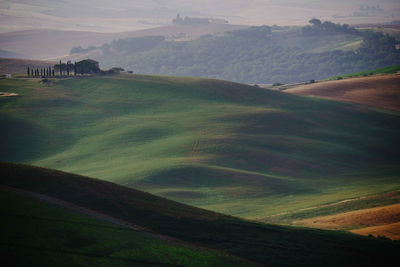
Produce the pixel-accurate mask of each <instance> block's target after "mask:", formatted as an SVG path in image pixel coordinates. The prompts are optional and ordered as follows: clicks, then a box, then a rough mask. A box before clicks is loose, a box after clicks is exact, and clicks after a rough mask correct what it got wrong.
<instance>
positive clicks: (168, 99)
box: [0, 75, 400, 218]
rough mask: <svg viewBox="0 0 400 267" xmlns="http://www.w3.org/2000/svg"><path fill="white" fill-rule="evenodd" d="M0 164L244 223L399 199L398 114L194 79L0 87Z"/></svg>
mask: <svg viewBox="0 0 400 267" xmlns="http://www.w3.org/2000/svg"><path fill="white" fill-rule="evenodd" d="M0 86H1V88H2V91H7V92H15V93H18V94H19V96H17V97H13V98H11V97H9V98H5V97H3V98H0V120H1V123H2V125H3V129H4V130H3V131H1V133H0V140H1V141H0V142H1V146H2V148H3V149H2V150H1V151H0V159H2V160H7V161H14V162H23V163H29V164H33V165H38V166H43V167H49V168H54V169H58V170H63V171H68V172H73V173H77V174H82V175H88V176H92V177H96V178H100V179H105V180H108V181H113V182H116V183H119V184H122V185H127V186H132V187H135V188H139V189H143V190H145V191H149V192H151V193H155V194H157V195H161V196H165V197H168V198H171V199H174V200H178V201H180V202H184V203H188V204H192V205H196V206H199V207H203V208H207V209H211V210H214V211H219V212H224V213H228V214H232V215H237V216H242V217H246V218H263V217H264V216H268V215H271V214H276V213H281V212H284V211H290V210H293V209H299V208H307V207H310V206H313V205H317V204H321V203H330V202H334V201H338V200H343V199H347V198H353V197H357V196H364V195H370V194H377V193H383V192H388V191H393V190H396V189H399V183H398V171H399V168H400V167H399V166H400V164H399V153H400V152H399V151H398V150H396V149H395V148H396V147H398V146H399V140H400V139H399V134H400V130H399V129H400V117H399V114H398V113H396V112H392V113H390V114H389V113H384V112H378V111H372V110H369V109H367V108H365V107H362V106H357V105H351V104H342V103H338V102H334V101H328V100H320V99H315V98H309V97H301V96H295V95H287V94H283V93H279V92H274V91H269V90H265V89H261V88H257V87H253V86H247V85H241V84H236V83H231V82H225V81H217V80H204V79H197V78H177V77H159V76H143V75H120V76H112V77H92V78H70V79H62V80H53V81H51V82H50V83H46V84H42V83H39V82H38V80H1V81H0Z"/></svg>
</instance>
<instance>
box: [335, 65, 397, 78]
mask: <svg viewBox="0 0 400 267" xmlns="http://www.w3.org/2000/svg"><path fill="white" fill-rule="evenodd" d="M399 71H400V65H394V66H388V67H384V68H379V69H374V70H366V71H361V72H355V73H350V74H346V75H340V76H334V77H330V78H328V79H327V80H338V79H340V78H354V77H365V76H370V75H377V74H394V73H397V72H399Z"/></svg>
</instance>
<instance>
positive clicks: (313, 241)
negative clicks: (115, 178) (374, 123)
mask: <svg viewBox="0 0 400 267" xmlns="http://www.w3.org/2000/svg"><path fill="white" fill-rule="evenodd" d="M0 177H1V178H0V183H1V185H6V186H8V187H11V188H17V189H23V190H27V191H30V192H35V193H40V194H45V195H47V196H49V197H53V198H58V199H60V200H63V201H67V202H70V203H72V204H74V205H79V206H81V207H84V208H88V209H91V210H95V211H98V212H101V213H104V214H107V215H109V216H113V217H115V218H118V219H121V220H124V221H127V222H130V223H134V224H138V225H141V226H143V227H146V228H148V229H150V230H152V231H155V232H158V233H161V234H165V235H168V236H171V237H174V238H177V239H180V240H183V241H186V242H190V243H191V244H196V245H201V246H205V247H208V248H213V249H218V250H222V251H225V252H228V253H230V254H233V255H236V256H240V257H243V258H245V259H248V260H251V261H254V262H256V263H260V264H265V265H273V266H310V265H321V264H324V265H329V266H338V265H340V266H366V265H368V266H370V265H375V266H378V265H380V266H384V265H387V264H388V263H390V262H391V260H394V259H395V257H396V256H397V253H396V252H397V251H398V244H396V243H393V242H389V241H382V240H376V239H374V238H365V237H361V236H356V235H353V234H347V233H343V232H330V231H322V230H310V229H301V228H292V227H282V226H274V225H267V224H261V223H255V222H251V221H248V220H240V219H237V218H234V217H230V216H226V215H222V214H218V213H213V212H210V211H206V210H202V209H198V208H194V207H190V206H186V205H183V204H180V203H177V202H173V201H170V200H166V199H163V198H159V197H156V196H153V195H150V194H148V193H144V192H140V191H137V190H134V189H129V188H126V187H122V186H119V185H116V184H113V183H110V182H105V181H100V180H95V179H90V178H85V177H82V176H77V175H74V174H68V173H63V172H58V171H54V170H49V169H41V168H37V167H31V166H26V165H18V164H10V163H0ZM0 196H1V199H2V200H12V201H7V202H6V201H2V205H1V208H2V211H3V214H4V213H5V215H6V216H5V218H6V220H2V222H1V224H2V225H4V226H5V227H2V228H1V231H4V233H3V234H2V238H4V240H2V243H1V244H2V245H4V244H6V245H7V246H6V247H5V248H4V247H3V249H2V252H3V253H4V251H5V252H6V253H9V254H11V255H15V256H18V255H21V254H22V255H23V256H24V257H19V258H17V259H19V260H22V259H24V258H27V259H28V260H29V259H37V258H38V256H39V255H40V256H41V258H40V260H41V261H42V260H45V259H46V257H50V260H51V261H52V262H55V263H57V261H60V260H65V259H67V260H71V259H70V258H68V256H67V255H65V254H66V252H69V253H70V254H72V255H74V254H77V255H76V257H77V258H72V260H75V261H77V262H80V260H84V262H86V263H90V262H91V261H90V260H95V261H96V262H102V263H110V262H116V263H120V264H121V263H126V262H128V263H129V260H131V261H132V262H131V264H132V263H135V261H136V263H138V262H137V261H138V260H140V259H141V260H146V256H148V257H151V255H152V254H151V253H153V252H155V253H157V251H160V250H163V253H162V255H159V256H158V257H157V260H156V259H153V260H152V262H153V263H154V261H156V262H157V261H160V262H164V263H165V261H167V263H171V264H174V263H175V264H176V263H177V264H179V263H181V264H185V259H186V256H190V255H191V254H190V253H194V258H193V260H199V262H200V263H204V262H205V263H207V260H208V261H209V263H213V262H214V263H217V262H218V261H223V260H227V261H228V262H225V263H224V264H226V265H227V266H229V265H231V264H234V262H235V260H236V261H237V260H238V259H235V258H228V257H226V256H225V258H224V256H222V255H221V254H219V256H218V254H211V252H208V251H196V252H193V251H191V249H192V248H193V247H190V246H189V247H186V248H182V253H183V255H182V258H181V259H174V258H171V256H173V253H175V250H174V248H173V247H172V245H175V246H177V245H179V243H178V244H168V243H167V242H164V241H160V240H154V239H151V238H150V237H146V236H141V235H140V232H139V233H136V232H131V231H125V230H124V231H122V230H117V229H115V228H112V227H107V224H105V223H100V222H96V221H94V220H93V219H90V218H87V217H85V216H82V215H79V216H78V215H77V214H74V213H73V212H71V211H68V210H67V211H65V210H63V209H62V208H60V207H52V206H49V205H48V204H46V203H38V202H36V201H32V200H27V199H20V198H16V197H15V196H12V195H10V193H8V192H6V193H5V192H2V194H1V195H0ZM64 212H65V213H64ZM53 216H54V217H53ZM22 219H24V220H22ZM88 224H90V226H91V227H88V226H89V225H88ZM93 224H94V225H93ZM27 225H29V226H30V227H31V228H26V226H27ZM99 226H103V227H105V228H104V230H103V229H101V230H100V229H99V228H100V227H99ZM106 227H107V228H106ZM18 229H20V230H21V231H22V233H24V234H26V236H25V235H24V236H20V234H21V232H18ZM99 230H100V231H99ZM96 234H99V235H96ZM46 235H49V237H47V238H46ZM122 235H125V236H122ZM17 236H18V238H17ZM119 237H121V238H122V239H121V240H118V238H119ZM130 238H132V239H130ZM33 240H35V241H36V242H37V243H34V244H32V242H33ZM102 240H106V241H107V242H105V243H103V242H101V241H102ZM116 240H118V242H117V243H118V245H117V244H116ZM128 240H129V241H128ZM145 240H146V241H145ZM139 242H145V244H142V245H140V246H139V248H137V249H132V247H134V246H136V245H138V244H139ZM10 243H11V244H13V246H12V247H13V250H11V249H10V247H11V246H10ZM50 244H52V245H53V247H51V248H52V249H49V245H50ZM35 248H42V250H41V252H40V253H37V252H35V251H34V249H35ZM59 248H62V249H60V250H58V249H59ZM146 249H149V250H150V251H148V252H146V253H141V251H144V250H146ZM164 249H165V250H164ZM54 252H57V255H55V253H54ZM214 253H215V252H214ZM207 254H208V255H209V256H208V257H207ZM96 255H97V257H98V258H97V259H96V258H95V259H91V258H92V257H93V256H96ZM103 255H104V256H103ZM88 256H89V257H88ZM88 258H89V259H88ZM143 258H145V259H143ZM202 260H203V262H202ZM179 261H181V262H179ZM239 263H240V261H239Z"/></svg>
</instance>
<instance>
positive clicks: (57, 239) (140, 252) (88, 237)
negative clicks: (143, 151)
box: [0, 166, 249, 266]
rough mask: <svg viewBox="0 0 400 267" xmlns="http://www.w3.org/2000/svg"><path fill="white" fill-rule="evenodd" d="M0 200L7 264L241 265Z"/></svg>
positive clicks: (21, 200) (11, 198) (35, 204)
mask: <svg viewBox="0 0 400 267" xmlns="http://www.w3.org/2000/svg"><path fill="white" fill-rule="evenodd" d="M2 167H3V166H2ZM3 182H4V181H3ZM0 200H1V205H0V212H1V214H2V220H1V221H0V229H1V230H0V232H1V244H0V255H1V259H2V263H3V264H6V265H7V266H133V265H134V266H148V265H155V266H217V265H234V266H245V264H244V261H242V260H239V259H236V258H234V257H228V256H226V255H224V254H223V253H219V252H216V251H210V250H205V249H203V248H196V247H194V246H191V247H190V246H188V245H182V244H179V243H177V242H170V241H166V240H162V239H158V238H157V237H153V236H150V235H148V234H145V233H142V232H137V231H133V230H130V229H125V228H122V227H117V226H115V225H113V224H109V223H105V222H102V221H100V220H99V219H95V218H93V217H89V216H88V215H83V214H80V213H77V212H74V211H71V210H69V209H68V208H64V207H60V206H56V205H54V204H49V203H46V202H44V201H39V200H35V199H33V198H31V197H27V196H22V195H19V194H16V193H14V192H10V191H8V190H6V189H3V188H2V189H0ZM248 264H249V263H246V266H248Z"/></svg>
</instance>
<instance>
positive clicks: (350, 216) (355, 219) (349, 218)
mask: <svg viewBox="0 0 400 267" xmlns="http://www.w3.org/2000/svg"><path fill="white" fill-rule="evenodd" d="M399 221H400V204H394V205H389V206H384V207H377V208H370V209H362V210H357V211H350V212H345V213H339V214H335V215H329V216H322V217H315V218H310V219H304V220H301V221H297V222H294V223H295V224H297V225H303V226H308V227H314V228H320V229H360V228H361V229H360V230H355V231H353V232H355V233H357V231H362V233H364V234H367V235H368V234H369V233H367V227H368V228H369V230H372V231H371V234H372V233H375V234H377V233H378V231H377V228H375V227H372V226H379V229H380V230H381V231H382V230H385V229H387V228H388V227H389V228H390V229H391V232H392V233H393V236H394V238H396V239H398V238H399V235H400V228H399ZM371 227H372V228H371Z"/></svg>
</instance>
